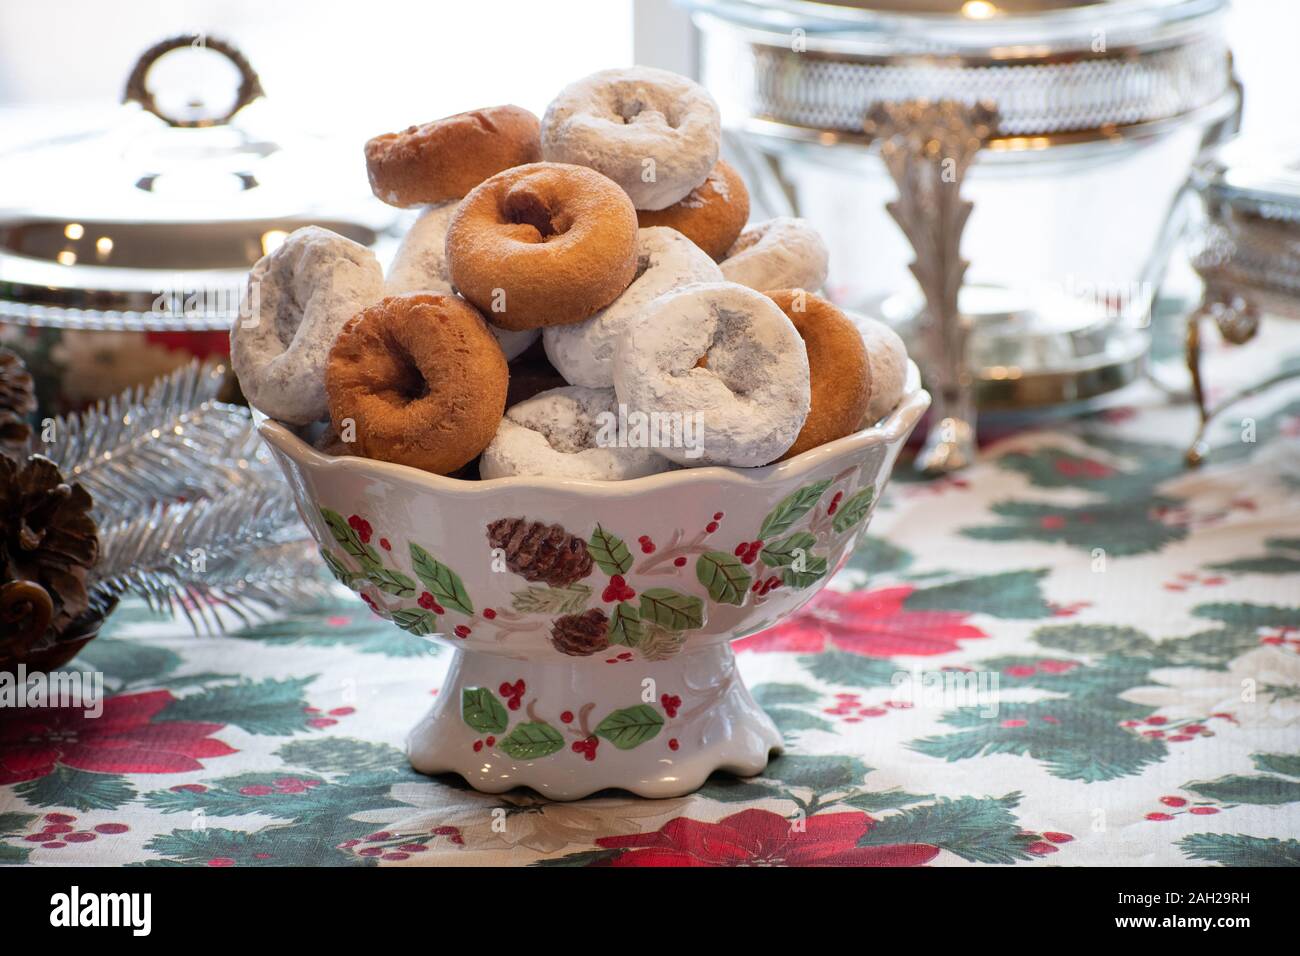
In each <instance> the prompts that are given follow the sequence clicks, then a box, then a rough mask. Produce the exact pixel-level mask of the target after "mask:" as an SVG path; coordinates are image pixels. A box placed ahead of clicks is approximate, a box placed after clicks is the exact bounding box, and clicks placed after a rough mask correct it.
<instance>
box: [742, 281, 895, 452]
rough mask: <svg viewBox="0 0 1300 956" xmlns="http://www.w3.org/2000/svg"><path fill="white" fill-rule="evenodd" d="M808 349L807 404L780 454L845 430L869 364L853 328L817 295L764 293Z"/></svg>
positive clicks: (849, 429) (865, 388)
mask: <svg viewBox="0 0 1300 956" xmlns="http://www.w3.org/2000/svg"><path fill="white" fill-rule="evenodd" d="M767 297H768V298H769V299H771V300H772V301H773V302H775V303H776V304H777V305H778V306H780V308H781V311H782V312H784V313H785V315H786V318H788V319H789V320H790V321H791V322H792V323H794V327H795V329H796V331H798V333H799V337H800V338H802V339H803V344H804V346H805V348H807V349H808V373H809V385H810V389H811V394H812V408H811V409H810V410H809V412H808V419H807V421H805V422H804V423H803V428H802V429H801V430H800V432H799V437H798V438H796V439H795V442H794V444H793V445H791V446H790V447H789V448H788V449H787V450H786V453H785V454H784V455H782V456H781V457H782V459H785V458H793V457H794V456H795V455H799V454H802V453H803V452H806V451H808V450H809V449H810V448H816V447H817V446H818V445H824V444H826V443H827V442H828V441H834V440H835V439H837V438H843V437H844V436H845V435H851V434H853V433H854V432H855V431H857V430H858V428H859V427H860V423H861V421H862V416H863V415H864V414H866V411H867V403H868V401H869V399H870V397H871V367H870V365H869V363H868V359H867V349H866V346H864V345H863V344H862V336H861V334H860V333H859V332H858V327H857V326H856V325H854V324H853V322H852V320H851V319H849V318H848V316H846V315H845V314H844V313H843V312H841V311H840V310H839V309H837V308H835V306H833V305H831V304H830V303H829V302H827V301H826V300H825V299H823V298H821V297H820V296H816V295H813V294H812V293H811V292H805V291H804V290H802V289H784V290H781V291H779V292H768V293H767Z"/></svg>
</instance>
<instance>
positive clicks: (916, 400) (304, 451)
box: [253, 360, 930, 495]
mask: <svg viewBox="0 0 1300 956" xmlns="http://www.w3.org/2000/svg"><path fill="white" fill-rule="evenodd" d="M907 364H908V369H907V379H906V382H905V385H904V389H903V397H902V398H901V399H899V402H898V404H897V405H895V406H894V408H893V409H892V410H891V411H890V413H889V414H888V415H886V416H885V417H884V418H882V419H881V420H880V421H879V422H877V423H876V424H874V425H871V426H869V427H867V428H863V429H861V430H860V431H856V432H854V433H853V434H851V435H846V436H844V437H843V438H837V439H836V440H835V441H832V442H827V443H826V444H824V445H819V446H817V447H816V448H812V449H809V450H808V451H806V452H804V453H803V454H801V455H796V456H795V457H794V458H791V459H789V460H787V461H782V462H777V463H776V464H772V465H763V466H761V467H758V468H735V467H730V466H724V465H708V466H705V467H701V468H679V469H676V470H673V471H664V472H659V473H658V474H654V475H646V476H644V477H642V478H629V479H625V480H623V481H597V480H595V479H590V478H546V477H540V476H534V475H524V476H514V477H510V478H485V479H479V480H477V481H467V480H465V479H463V478H449V477H447V476H445V475H437V474H434V473H432V472H428V471H422V470H421V469H419V468H413V467H412V466H410V465H399V464H395V463H393V462H388V461H380V460H378V459H374V458H361V457H358V456H356V455H327V454H325V453H324V452H321V451H318V450H317V449H315V448H313V447H312V446H311V445H309V444H308V443H307V442H305V441H303V440H302V439H301V438H299V437H298V436H297V435H295V434H294V433H293V431H292V430H291V429H289V428H288V427H287V426H285V425H283V424H281V423H280V422H278V421H276V420H275V419H273V418H270V417H269V416H267V415H266V414H264V413H263V412H260V411H258V410H257V409H253V420H254V422H255V423H256V425H257V430H258V433H259V434H260V435H261V436H262V438H263V439H264V440H265V441H266V442H268V443H269V444H270V445H271V446H272V447H274V448H275V449H276V450H277V451H279V452H280V453H281V454H283V455H284V456H285V457H287V458H289V459H290V460H291V461H293V462H294V463H295V464H297V465H298V466H299V467H301V468H308V469H311V470H313V471H316V470H322V471H334V472H335V473H339V474H342V473H347V472H353V473H357V474H360V475H369V476H377V475H382V476H384V477H387V478H391V479H400V480H401V481H403V482H406V483H410V484H415V485H423V486H424V487H425V488H426V489H427V490H428V491H430V492H434V493H437V492H450V491H454V492H456V493H457V494H478V495H491V494H494V493H496V492H506V493H509V492H520V491H556V490H564V491H579V492H595V493H601V494H609V493H610V492H617V493H620V494H626V493H640V492H644V493H652V492H656V491H660V490H664V489H669V488H676V487H679V486H683V485H689V484H691V483H692V482H697V481H709V480H713V481H723V482H729V483H732V484H740V485H757V484H767V483H773V484H775V483H780V482H784V481H786V480H787V479H793V478H797V477H798V476H800V475H802V474H805V473H807V472H809V471H811V470H813V469H814V468H817V467H818V466H820V465H821V464H823V463H824V462H827V461H830V460H832V459H835V458H838V457H840V456H842V455H847V454H850V453H853V452H857V451H861V450H863V449H866V448H870V447H872V446H875V445H888V444H891V443H893V442H895V441H900V440H902V439H904V438H905V437H906V436H907V434H908V433H909V432H911V430H912V429H913V428H914V427H915V426H916V423H917V422H918V421H920V418H921V416H922V415H923V414H924V413H925V411H926V409H927V408H929V407H930V394H929V393H928V392H926V391H925V390H924V389H923V388H921V375H920V372H919V370H918V369H917V367H916V363H915V362H912V361H910V360H909V361H908V363H907Z"/></svg>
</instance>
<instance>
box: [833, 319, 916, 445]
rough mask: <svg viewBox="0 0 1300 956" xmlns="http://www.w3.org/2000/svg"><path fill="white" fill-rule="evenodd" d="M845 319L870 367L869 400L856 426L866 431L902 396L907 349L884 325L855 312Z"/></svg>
mask: <svg viewBox="0 0 1300 956" xmlns="http://www.w3.org/2000/svg"><path fill="white" fill-rule="evenodd" d="M848 316H849V319H850V321H852V322H853V323H854V325H856V326H857V328H858V332H859V334H860V335H861V336H862V341H863V344H864V345H865V346H866V349H867V362H868V364H869V365H870V366H871V398H870V400H869V401H868V402H867V409H866V412H865V413H864V414H863V416H862V421H861V422H860V423H859V425H858V427H859V428H867V427H869V426H871V425H874V424H875V423H876V422H878V421H880V420H881V419H882V418H884V417H885V416H886V415H888V414H889V413H890V412H891V411H893V409H894V406H895V405H897V404H898V401H899V399H901V398H902V397H903V390H904V388H905V387H906V385H907V346H906V345H904V344H903V340H902V339H901V338H899V337H898V333H897V332H895V331H894V330H893V329H891V328H890V327H889V326H888V325H886V324H885V323H884V322H881V321H879V320H878V319H869V318H867V317H866V316H863V315H857V314H855V313H849V314H848Z"/></svg>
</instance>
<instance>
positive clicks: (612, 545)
mask: <svg viewBox="0 0 1300 956" xmlns="http://www.w3.org/2000/svg"><path fill="white" fill-rule="evenodd" d="M587 553H588V554H590V555H591V559H592V560H593V561H595V562H596V566H597V567H599V568H600V569H601V570H602V571H604V572H605V573H606V574H607V575H609V576H610V577H613V576H614V575H615V574H627V573H628V572H629V571H631V570H632V552H631V551H629V550H628V549H627V545H626V544H625V543H624V542H623V539H622V538H620V537H619V536H618V535H616V534H611V533H610V532H608V531H606V530H605V529H604V528H602V527H601V526H600V525H596V530H595V531H593V532H592V533H591V538H590V539H588V541H587Z"/></svg>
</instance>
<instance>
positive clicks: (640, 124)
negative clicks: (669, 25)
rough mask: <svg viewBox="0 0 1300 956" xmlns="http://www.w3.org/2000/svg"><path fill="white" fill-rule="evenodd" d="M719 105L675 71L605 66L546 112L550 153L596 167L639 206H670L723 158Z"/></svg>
mask: <svg viewBox="0 0 1300 956" xmlns="http://www.w3.org/2000/svg"><path fill="white" fill-rule="evenodd" d="M721 136H722V122H721V118H720V116H719V113H718V104H717V103H715V102H714V101H713V97H711V96H710V95H709V94H708V91H706V90H705V89H704V87H702V86H700V85H699V84H698V83H695V82H693V81H692V80H688V79H687V78H686V77H684V76H678V75H677V74H676V73H670V72H668V71H667V70H656V69H654V68H652V67H647V66H634V67H632V68H630V69H625V70H601V71H600V72H598V73H593V74H591V75H590V76H588V77H585V78H583V79H581V80H578V81H576V82H574V83H570V84H569V85H568V86H566V87H565V88H564V89H562V90H561V91H560V94H559V95H558V96H557V97H556V98H555V99H554V100H552V101H551V105H550V106H548V107H547V108H546V115H545V116H544V117H543V118H542V158H543V159H544V160H546V161H547V162H553V163H572V164H574V165H575V166H590V167H591V168H592V169H595V170H598V171H600V172H602V173H604V174H605V175H606V176H608V177H609V178H610V179H612V180H614V182H616V183H618V184H619V185H620V186H622V187H623V189H624V190H626V191H627V194H628V196H630V197H631V199H632V204H633V205H634V206H636V208H637V209H663V208H665V207H667V206H671V205H672V204H673V203H675V202H677V201H678V200H679V199H681V198H683V197H684V196H686V195H687V194H688V193H689V192H690V191H691V190H692V189H694V188H695V187H696V186H698V185H700V184H701V183H702V182H704V180H705V179H706V178H707V177H708V175H709V171H710V170H712V169H713V164H714V163H716V162H717V161H718V148H719V143H720V140H721Z"/></svg>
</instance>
